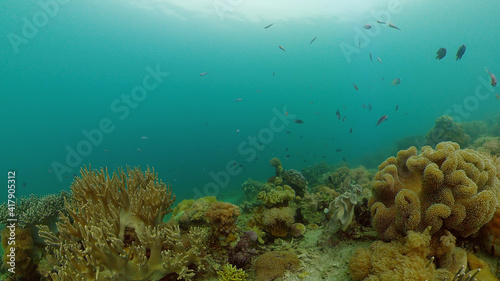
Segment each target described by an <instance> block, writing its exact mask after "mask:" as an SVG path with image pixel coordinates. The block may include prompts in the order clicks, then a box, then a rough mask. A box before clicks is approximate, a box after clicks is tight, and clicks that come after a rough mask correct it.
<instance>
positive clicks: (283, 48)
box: [278, 45, 286, 52]
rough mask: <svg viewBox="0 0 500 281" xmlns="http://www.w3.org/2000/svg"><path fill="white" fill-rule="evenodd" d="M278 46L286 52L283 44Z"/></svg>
mask: <svg viewBox="0 0 500 281" xmlns="http://www.w3.org/2000/svg"><path fill="white" fill-rule="evenodd" d="M278 47H279V48H280V49H282V50H283V52H286V50H285V48H283V46H281V45H279V46H278Z"/></svg>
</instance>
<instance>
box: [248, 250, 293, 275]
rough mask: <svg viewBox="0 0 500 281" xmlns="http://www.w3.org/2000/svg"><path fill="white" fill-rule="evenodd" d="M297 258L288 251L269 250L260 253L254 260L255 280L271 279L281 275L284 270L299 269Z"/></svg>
mask: <svg viewBox="0 0 500 281" xmlns="http://www.w3.org/2000/svg"><path fill="white" fill-rule="evenodd" d="M299 265H300V262H299V259H298V257H297V255H296V254H294V253H292V252H290V251H271V252H267V253H265V254H262V255H260V256H259V257H258V258H257V260H256V261H255V275H256V280H257V281H272V280H276V278H278V277H282V276H283V274H285V272H286V271H291V272H295V271H297V270H298V269H299Z"/></svg>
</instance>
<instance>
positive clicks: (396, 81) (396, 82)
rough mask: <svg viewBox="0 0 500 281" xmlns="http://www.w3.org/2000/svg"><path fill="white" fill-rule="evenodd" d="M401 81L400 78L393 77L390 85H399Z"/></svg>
mask: <svg viewBox="0 0 500 281" xmlns="http://www.w3.org/2000/svg"><path fill="white" fill-rule="evenodd" d="M400 83H401V79H400V78H394V80H392V83H391V84H392V85H399V84H400Z"/></svg>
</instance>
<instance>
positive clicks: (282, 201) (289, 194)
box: [257, 185, 295, 207]
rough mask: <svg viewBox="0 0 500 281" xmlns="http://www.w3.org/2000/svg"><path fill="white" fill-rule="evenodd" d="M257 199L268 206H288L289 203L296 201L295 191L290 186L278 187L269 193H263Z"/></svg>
mask: <svg viewBox="0 0 500 281" xmlns="http://www.w3.org/2000/svg"><path fill="white" fill-rule="evenodd" d="M257 199H259V200H261V201H262V202H264V204H266V205H267V206H275V205H280V206H285V207H286V206H288V202H289V201H291V200H294V199H295V191H294V190H293V189H292V188H291V187H290V186H288V185H285V186H284V187H281V186H276V187H275V188H273V189H271V190H270V191H269V192H265V191H261V192H260V193H259V196H258V197H257Z"/></svg>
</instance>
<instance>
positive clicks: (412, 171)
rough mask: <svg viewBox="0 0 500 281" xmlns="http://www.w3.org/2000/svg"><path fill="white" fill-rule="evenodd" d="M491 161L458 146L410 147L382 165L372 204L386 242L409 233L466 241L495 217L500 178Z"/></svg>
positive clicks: (374, 220) (377, 224) (373, 216)
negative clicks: (450, 236) (445, 235)
mask: <svg viewBox="0 0 500 281" xmlns="http://www.w3.org/2000/svg"><path fill="white" fill-rule="evenodd" d="M490 159H491V158H490V157H488V156H486V155H483V154H480V153H478V152H476V151H474V150H470V149H460V146H459V145H458V144H457V143H454V142H441V143H439V144H438V145H436V148H435V149H433V148H431V147H430V146H425V147H423V148H422V149H421V152H420V154H418V155H417V149H416V148H415V147H410V148H409V149H407V150H402V151H399V152H398V154H397V157H390V158H388V159H387V160H386V161H384V162H383V163H382V164H381V165H380V166H379V172H378V173H377V174H376V175H375V179H374V183H373V196H372V197H371V198H370V200H369V203H368V204H369V206H370V207H371V212H372V218H373V221H372V224H373V228H374V229H375V230H376V231H377V232H378V234H379V237H380V238H381V239H383V240H392V239H395V238H399V237H404V236H405V234H406V233H407V231H409V230H413V231H423V230H424V229H425V228H426V227H427V226H431V227H432V230H431V232H432V233H436V232H438V231H439V230H441V229H447V230H449V231H450V232H452V233H454V234H455V235H459V236H461V237H467V236H469V235H471V234H473V233H475V232H477V231H478V230H479V228H481V226H483V225H484V224H486V223H487V222H488V221H489V220H490V219H491V218H492V216H493V214H494V213H495V210H496V206H497V196H496V194H499V186H500V184H499V180H498V178H497V177H496V168H495V166H494V165H493V163H492V161H491V160H490Z"/></svg>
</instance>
